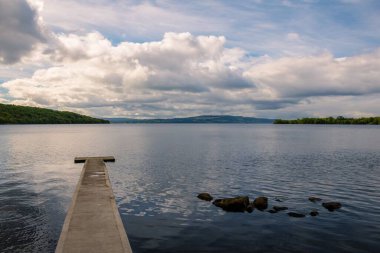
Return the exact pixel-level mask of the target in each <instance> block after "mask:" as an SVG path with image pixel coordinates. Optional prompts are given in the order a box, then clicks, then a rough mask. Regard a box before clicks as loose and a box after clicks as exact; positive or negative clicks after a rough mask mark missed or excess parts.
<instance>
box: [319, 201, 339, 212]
mask: <svg viewBox="0 0 380 253" xmlns="http://www.w3.org/2000/svg"><path fill="white" fill-rule="evenodd" d="M322 206H323V207H324V208H326V209H327V210H329V211H330V212H333V211H335V210H336V209H339V208H341V207H342V204H341V203H339V202H325V203H322Z"/></svg>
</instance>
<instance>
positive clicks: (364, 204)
mask: <svg viewBox="0 0 380 253" xmlns="http://www.w3.org/2000/svg"><path fill="white" fill-rule="evenodd" d="M96 155H114V156H115V157H116V158H117V162H116V163H115V164H108V167H109V172H110V176H111V181H112V184H113V189H114V192H115V195H116V201H117V203H118V206H119V211H120V213H121V216H122V219H123V222H124V225H125V226H126V230H127V233H128V236H129V239H130V242H131V245H132V248H133V250H134V252H136V253H144V252H155V253H156V252H355V253H356V252H380V184H379V180H380V128H379V127H377V126H305V125H304V126H303V125H292V126H286V125H212V124H210V125H61V126H59V125H54V126H0V252H54V249H55V245H56V243H57V240H58V237H59V234H60V231H61V226H62V224H63V221H64V218H65V212H66V210H67V208H68V206H69V203H70V201H71V195H72V193H73V191H74V187H75V185H76V183H77V180H78V177H79V173H80V170H81V167H82V165H75V164H73V158H74V156H96ZM203 191H207V192H210V193H211V194H213V195H215V196H216V197H229V196H235V195H248V196H250V197H251V198H254V197H256V196H259V195H260V196H261V195H263V196H267V197H268V198H269V205H270V206H272V205H285V206H288V207H289V209H290V210H291V211H299V212H304V213H308V212H309V211H310V210H312V209H314V208H316V209H318V210H319V212H320V215H319V216H317V217H310V216H307V217H305V218H291V217H288V216H287V215H286V212H282V213H277V214H270V213H268V212H260V211H257V210H255V211H254V212H253V213H250V214H249V213H226V212H224V211H222V210H220V209H218V208H216V207H214V206H213V205H211V204H210V203H209V202H204V201H201V200H198V199H197V198H196V195H197V194H198V193H199V192H203ZM311 195H313V196H319V197H321V198H323V199H324V200H335V201H340V202H341V203H342V205H343V207H342V208H341V209H340V210H339V211H336V212H328V211H327V210H325V209H324V208H323V207H321V206H320V204H314V203H311V202H309V201H308V200H307V198H308V197H309V196H311ZM276 198H281V199H282V200H283V202H282V203H279V202H276V201H275V199H276Z"/></svg>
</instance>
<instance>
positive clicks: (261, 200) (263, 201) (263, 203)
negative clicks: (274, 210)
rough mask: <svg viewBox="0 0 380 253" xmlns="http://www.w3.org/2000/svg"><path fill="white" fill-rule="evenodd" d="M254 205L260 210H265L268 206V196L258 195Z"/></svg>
mask: <svg viewBox="0 0 380 253" xmlns="http://www.w3.org/2000/svg"><path fill="white" fill-rule="evenodd" d="M253 205H254V206H255V207H256V208H257V209H259V210H260V211H263V210H265V209H267V208H268V198H267V197H257V198H256V199H255V200H254V201H253Z"/></svg>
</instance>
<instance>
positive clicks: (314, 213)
mask: <svg viewBox="0 0 380 253" xmlns="http://www.w3.org/2000/svg"><path fill="white" fill-rule="evenodd" d="M310 215H311V216H317V215H319V212H318V211H317V210H313V211H311V212H310Z"/></svg>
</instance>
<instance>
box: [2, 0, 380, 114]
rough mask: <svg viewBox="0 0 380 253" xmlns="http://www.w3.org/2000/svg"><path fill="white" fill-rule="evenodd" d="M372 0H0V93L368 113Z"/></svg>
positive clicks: (372, 101)
mask: <svg viewBox="0 0 380 253" xmlns="http://www.w3.org/2000/svg"><path fill="white" fill-rule="evenodd" d="M378 13H380V1H377V0H244V1H243V0H241V1H238V0H236V1H232V0H195V1H174V0H151V1H137V0H65V1H62V0H0V103H8V104H18V105H28V106H38V107H45V108H52V109H58V110H68V111H73V112H78V113H84V114H87V115H91V116H96V117H128V118H171V117H187V116H196V115H211V114H212V115H221V114H224V115H227V114H228V115H242V116H252V117H264V118H284V119H289V118H299V117H324V116H339V115H342V116H346V117H367V116H378V115H380V106H379V105H380V15H378Z"/></svg>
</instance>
